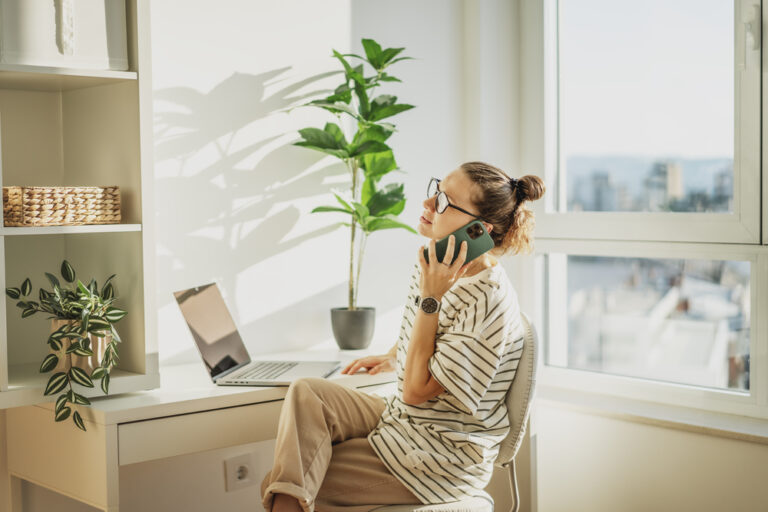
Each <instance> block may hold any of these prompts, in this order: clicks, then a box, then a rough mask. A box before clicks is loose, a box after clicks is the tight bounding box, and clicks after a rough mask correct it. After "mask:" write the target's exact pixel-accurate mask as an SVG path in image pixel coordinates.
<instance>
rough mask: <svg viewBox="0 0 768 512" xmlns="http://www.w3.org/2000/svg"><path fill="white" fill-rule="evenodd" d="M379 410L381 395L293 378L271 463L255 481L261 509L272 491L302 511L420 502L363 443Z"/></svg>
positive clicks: (359, 511) (351, 511)
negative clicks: (292, 499) (291, 499)
mask: <svg viewBox="0 0 768 512" xmlns="http://www.w3.org/2000/svg"><path fill="white" fill-rule="evenodd" d="M383 411H384V399H383V398H381V397H378V396H375V395H370V394H368V393H363V392H360V391H356V390H354V389H350V388H347V387H345V386H342V385H340V384H336V383H333V382H330V381H328V380H325V379H299V380H297V381H294V382H293V383H292V384H291V386H290V387H289V388H288V393H287V395H286V396H285V402H284V403H283V407H282V410H281V411H280V420H279V422H280V423H279V425H278V430H277V440H276V444H275V462H274V466H273V468H272V470H271V471H270V472H269V473H267V476H266V477H265V478H264V481H263V482H262V483H261V496H262V502H263V504H264V508H265V509H266V510H267V511H270V510H271V507H272V500H273V497H274V495H275V494H288V495H291V496H293V497H295V498H297V499H298V500H299V503H300V504H301V506H302V507H303V509H304V510H305V511H306V512H313V510H317V511H318V512H337V511H339V512H340V511H343V512H365V511H368V510H372V509H374V508H376V507H380V506H382V505H400V504H418V503H421V501H419V499H418V498H417V497H416V496H415V495H414V494H413V493H411V491H409V490H408V488H407V487H405V486H404V485H403V484H402V483H401V482H400V481H399V480H398V479H397V478H396V477H395V476H394V475H392V473H390V472H389V469H387V467H386V466H385V465H384V463H383V462H381V460H380V459H379V457H378V456H377V455H376V453H375V452H374V451H373V448H371V446H370V444H369V443H368V439H367V438H366V436H367V435H368V434H369V433H370V432H371V431H372V430H373V429H374V428H375V427H376V425H377V424H378V422H379V418H380V417H381V413H382V412H383Z"/></svg>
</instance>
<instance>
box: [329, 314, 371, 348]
mask: <svg viewBox="0 0 768 512" xmlns="http://www.w3.org/2000/svg"><path fill="white" fill-rule="evenodd" d="M375 321H376V308H355V309H354V310H350V309H349V308H332V309H331V327H333V337H334V338H336V344H337V345H338V346H339V348H340V349H342V350H359V349H362V348H366V347H368V345H370V343H371V339H372V338H373V327H374V324H375Z"/></svg>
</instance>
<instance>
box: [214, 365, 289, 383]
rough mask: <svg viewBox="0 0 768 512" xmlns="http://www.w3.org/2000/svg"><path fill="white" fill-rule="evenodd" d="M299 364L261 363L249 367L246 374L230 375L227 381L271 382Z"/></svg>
mask: <svg viewBox="0 0 768 512" xmlns="http://www.w3.org/2000/svg"><path fill="white" fill-rule="evenodd" d="M297 364H299V363H298V362H287V361H261V362H258V363H256V364H254V365H253V366H250V367H248V368H247V369H246V370H245V371H244V372H242V373H238V374H236V375H229V376H228V377H227V379H226V380H234V379H237V380H262V379H265V380H269V379H274V378H276V377H279V376H280V375H282V374H284V373H285V372H287V371H288V370H290V369H291V368H293V367H294V366H296V365H297Z"/></svg>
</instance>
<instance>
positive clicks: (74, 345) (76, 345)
mask: <svg viewBox="0 0 768 512" xmlns="http://www.w3.org/2000/svg"><path fill="white" fill-rule="evenodd" d="M78 348H82V345H81V344H80V341H79V340H78V341H76V342H74V343H70V345H69V347H67V352H66V353H67V354H71V353H72V352H74V351H75V350H77V349H78Z"/></svg>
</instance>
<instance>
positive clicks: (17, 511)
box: [8, 475, 22, 512]
mask: <svg viewBox="0 0 768 512" xmlns="http://www.w3.org/2000/svg"><path fill="white" fill-rule="evenodd" d="M8 479H9V480H10V484H11V485H10V487H11V488H10V491H11V492H10V493H9V494H10V498H11V507H10V509H9V511H10V512H21V505H22V503H21V478H19V477H17V476H13V475H8Z"/></svg>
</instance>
